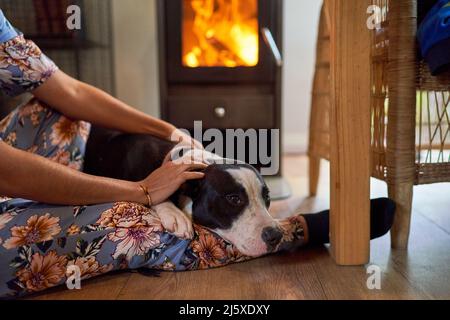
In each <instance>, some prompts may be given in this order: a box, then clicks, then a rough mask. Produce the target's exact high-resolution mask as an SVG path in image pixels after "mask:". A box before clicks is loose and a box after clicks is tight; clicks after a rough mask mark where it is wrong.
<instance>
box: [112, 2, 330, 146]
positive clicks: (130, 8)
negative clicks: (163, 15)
mask: <svg viewBox="0 0 450 320" xmlns="http://www.w3.org/2000/svg"><path fill="white" fill-rule="evenodd" d="M112 1H113V21H114V22H113V23H114V35H115V37H114V38H115V39H114V40H115V66H116V78H117V79H116V82H117V88H116V89H117V95H118V97H119V98H120V99H122V100H124V101H125V102H127V103H129V104H131V105H132V106H135V107H137V108H139V109H140V110H143V111H145V112H147V113H149V114H151V115H156V116H157V115H158V114H159V102H158V101H159V97H158V95H159V91H158V65H157V43H158V41H157V30H156V28H157V26H156V15H155V8H156V7H155V0H131V1H123V0H112ZM131 3H132V4H133V5H130V4H131ZM321 3H322V1H321V0H284V41H283V45H284V57H283V58H284V63H285V65H284V74H283V126H284V127H283V128H284V132H283V134H284V147H285V151H288V152H304V151H306V148H307V141H308V122H309V109H310V100H311V99H310V96H311V94H310V93H311V84H312V78H313V71H314V63H315V43H316V35H317V26H318V20H319V13H320V6H321Z"/></svg>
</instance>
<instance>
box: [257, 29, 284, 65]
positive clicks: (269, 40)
mask: <svg viewBox="0 0 450 320" xmlns="http://www.w3.org/2000/svg"><path fill="white" fill-rule="evenodd" d="M261 33H262V36H263V39H264V42H265V43H266V45H267V46H268V47H269V49H270V51H271V52H272V55H273V58H274V59H275V62H276V64H277V66H278V67H282V66H283V58H282V57H281V53H280V50H279V49H278V46H277V44H276V42H275V39H274V38H273V36H272V32H270V29H269V28H267V27H264V28H261Z"/></svg>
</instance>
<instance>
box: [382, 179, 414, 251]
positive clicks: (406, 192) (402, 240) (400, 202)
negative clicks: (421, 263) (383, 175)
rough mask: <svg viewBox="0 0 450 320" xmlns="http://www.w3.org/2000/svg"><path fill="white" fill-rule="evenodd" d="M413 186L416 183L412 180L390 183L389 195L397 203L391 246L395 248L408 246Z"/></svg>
mask: <svg viewBox="0 0 450 320" xmlns="http://www.w3.org/2000/svg"><path fill="white" fill-rule="evenodd" d="M413 188H414V184H413V183H410V182H406V183H405V182H403V183H397V184H391V185H388V190H389V197H390V198H391V199H392V200H394V201H395V203H396V205H397V207H396V212H395V219H394V225H393V226H392V229H391V246H392V248H395V249H406V248H407V247H408V238H409V230H410V225H411V212H412V199H413Z"/></svg>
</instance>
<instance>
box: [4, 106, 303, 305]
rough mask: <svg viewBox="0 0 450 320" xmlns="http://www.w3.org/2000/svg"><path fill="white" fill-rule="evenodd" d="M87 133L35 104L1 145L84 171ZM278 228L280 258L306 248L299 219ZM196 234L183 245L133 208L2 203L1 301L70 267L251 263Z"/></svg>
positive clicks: (20, 111) (13, 121) (17, 115)
mask: <svg viewBox="0 0 450 320" xmlns="http://www.w3.org/2000/svg"><path fill="white" fill-rule="evenodd" d="M89 129H90V126H89V124H87V123H85V122H81V121H72V120H70V119H68V118H66V117H64V116H62V115H60V114H58V113H57V112H55V111H54V110H52V109H51V108H48V107H46V106H45V105H44V104H43V103H41V102H39V101H38V100H36V99H32V100H30V101H29V102H28V103H26V104H24V105H23V106H20V107H18V108H17V109H16V110H14V111H13V112H12V113H11V114H10V115H9V116H8V117H6V118H5V119H3V120H2V121H1V122H0V138H1V139H2V140H4V141H5V142H6V143H8V144H10V145H12V146H14V147H16V148H20V149H22V150H26V151H28V152H32V153H36V154H39V155H41V156H44V157H46V158H48V159H51V160H52V161H55V162H58V163H61V164H63V165H67V166H69V167H71V168H74V169H76V170H80V169H81V168H82V161H83V155H84V151H85V145H86V141H87V138H88V135H89ZM280 223H281V226H282V228H283V232H284V238H283V240H282V242H281V244H280V246H279V248H278V249H279V250H281V249H285V248H291V247H292V246H300V245H302V244H303V238H304V235H303V228H302V225H301V223H300V220H299V217H298V216H296V217H295V216H294V217H291V218H289V219H286V220H283V221H280ZM194 228H195V237H194V239H193V240H182V239H179V238H177V237H175V236H174V235H171V234H169V233H168V232H165V230H164V229H163V227H162V225H161V222H160V221H159V219H158V218H157V217H156V216H155V215H153V214H152V211H151V210H150V209H148V208H146V207H144V206H142V205H138V204H135V203H128V202H119V203H108V204H101V205H92V206H54V205H48V204H43V203H37V202H33V201H29V200H24V199H7V198H0V298H14V297H19V296H23V295H25V294H28V293H33V292H38V291H42V290H45V289H47V288H50V287H54V286H57V285H61V284H64V283H65V282H66V280H67V278H68V276H69V275H71V274H72V273H71V272H70V274H69V273H68V270H73V269H74V268H69V267H70V266H75V267H78V268H79V269H78V270H79V272H80V276H81V280H84V279H88V278H91V277H94V276H97V275H100V274H104V273H106V272H109V271H112V270H119V269H137V268H150V269H155V270H173V271H184V270H196V269H206V268H212V267H219V266H224V265H226V264H229V263H234V262H240V261H245V260H248V259H249V257H246V256H244V255H242V254H241V253H239V252H238V251H237V250H236V248H235V247H234V246H233V245H232V244H230V243H228V242H227V241H225V240H224V239H222V238H220V237H219V236H217V235H216V234H215V233H213V232H211V231H209V230H207V229H205V228H202V227H201V226H194Z"/></svg>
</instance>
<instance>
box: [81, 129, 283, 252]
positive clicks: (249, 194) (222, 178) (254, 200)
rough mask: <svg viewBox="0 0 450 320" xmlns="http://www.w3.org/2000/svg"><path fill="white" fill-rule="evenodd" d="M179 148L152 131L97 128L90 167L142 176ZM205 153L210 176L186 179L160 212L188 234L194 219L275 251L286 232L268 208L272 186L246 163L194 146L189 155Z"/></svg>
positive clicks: (251, 246)
mask: <svg viewBox="0 0 450 320" xmlns="http://www.w3.org/2000/svg"><path fill="white" fill-rule="evenodd" d="M174 152H176V153H179V152H180V150H179V149H177V146H176V145H175V143H171V142H169V141H165V140H162V139H159V138H156V137H153V136H150V135H137V134H121V133H118V132H113V131H109V130H105V129H100V128H93V129H92V131H91V135H90V138H89V141H88V144H87V149H86V157H85V166H84V171H85V172H86V173H90V174H95V175H100V176H105V177H110V178H116V179H124V180H129V181H140V180H143V179H144V178H146V177H147V176H148V175H149V174H150V173H151V172H153V171H154V170H156V169H157V168H159V167H160V166H161V165H162V164H163V161H165V159H167V157H168V155H170V154H173V153H174ZM192 152H194V153H195V154H192ZM199 152H201V155H200V156H201V157H202V159H203V160H204V161H205V162H206V163H207V164H209V166H208V167H207V168H206V169H205V171H204V173H205V177H204V178H203V179H201V180H193V181H190V182H188V183H186V184H184V185H183V186H182V187H181V188H180V190H178V192H177V193H176V194H174V195H173V196H172V197H171V199H170V200H168V201H167V202H164V203H162V204H159V205H156V206H155V207H154V209H155V211H156V212H157V214H158V215H159V216H160V217H164V219H166V220H165V221H163V219H162V223H163V225H164V226H165V227H169V230H170V225H171V226H173V225H175V226H176V228H175V230H171V231H173V233H174V234H175V235H177V236H179V237H185V236H186V235H189V234H190V235H192V222H194V223H196V224H199V225H202V226H204V227H207V228H209V229H210V230H212V231H214V232H215V233H217V234H218V235H220V236H221V237H223V238H224V239H225V240H227V241H229V242H230V243H232V244H234V245H235V246H236V247H237V248H238V250H240V251H241V252H242V253H243V254H245V255H248V256H260V255H263V254H266V253H269V252H271V251H273V250H275V248H276V247H277V245H278V244H279V243H280V241H281V239H282V232H281V230H280V228H279V226H278V223H277V220H275V219H274V218H272V216H271V215H270V214H269V212H268V208H269V205H270V195H269V189H268V188H267V185H266V184H265V182H264V180H263V178H262V176H261V175H260V174H259V172H258V171H257V170H256V169H255V168H253V167H252V166H250V165H247V164H245V163H241V162H237V161H234V160H233V161H230V160H226V159H222V158H220V157H218V156H216V155H214V154H212V153H208V152H206V151H200V150H196V151H192V150H189V151H187V152H185V154H183V157H188V158H198V156H199V155H198V153H199ZM230 162H231V163H230ZM174 221H176V222H177V223H175V224H174V223H173V222H174Z"/></svg>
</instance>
